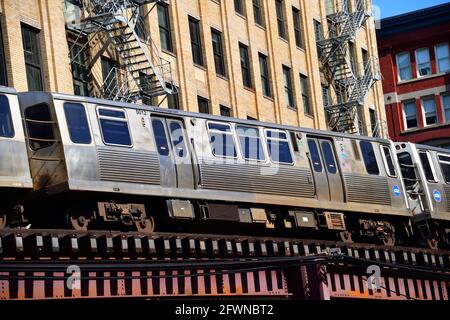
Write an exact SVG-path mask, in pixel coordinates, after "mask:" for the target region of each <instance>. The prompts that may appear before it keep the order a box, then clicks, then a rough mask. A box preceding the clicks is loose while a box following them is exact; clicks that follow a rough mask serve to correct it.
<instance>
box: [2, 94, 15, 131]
mask: <svg viewBox="0 0 450 320" xmlns="http://www.w3.org/2000/svg"><path fill="white" fill-rule="evenodd" d="M0 137H4V138H12V137H14V126H13V122H12V117H11V110H10V108H9V102H8V98H7V97H6V96H0Z"/></svg>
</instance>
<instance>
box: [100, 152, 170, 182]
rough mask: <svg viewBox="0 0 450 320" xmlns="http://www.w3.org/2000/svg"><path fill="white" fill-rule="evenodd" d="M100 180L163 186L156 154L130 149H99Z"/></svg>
mask: <svg viewBox="0 0 450 320" xmlns="http://www.w3.org/2000/svg"><path fill="white" fill-rule="evenodd" d="M97 157H98V163H99V166H100V180H103V181H118V182H128V183H140V184H161V177H160V172H159V158H158V155H157V154H156V153H150V152H137V151H133V150H130V149H126V150H123V151H122V150H118V149H107V148H98V149H97Z"/></svg>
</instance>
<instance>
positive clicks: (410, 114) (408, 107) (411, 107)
mask: <svg viewBox="0 0 450 320" xmlns="http://www.w3.org/2000/svg"><path fill="white" fill-rule="evenodd" d="M403 113H404V115H405V129H412V128H417V127H418V124H419V122H418V120H417V109H416V102H415V101H407V102H403Z"/></svg>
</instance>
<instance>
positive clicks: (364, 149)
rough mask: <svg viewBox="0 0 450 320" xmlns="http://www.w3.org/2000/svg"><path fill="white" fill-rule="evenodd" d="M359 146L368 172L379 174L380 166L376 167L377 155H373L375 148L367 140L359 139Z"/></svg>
mask: <svg viewBox="0 0 450 320" xmlns="http://www.w3.org/2000/svg"><path fill="white" fill-rule="evenodd" d="M359 146H360V147H361V153H362V156H363V160H364V164H365V165H366V170H367V173H368V174H373V175H379V174H380V168H378V163H377V157H376V156H375V150H374V149H373V145H372V143H371V142H368V141H361V142H360V143H359Z"/></svg>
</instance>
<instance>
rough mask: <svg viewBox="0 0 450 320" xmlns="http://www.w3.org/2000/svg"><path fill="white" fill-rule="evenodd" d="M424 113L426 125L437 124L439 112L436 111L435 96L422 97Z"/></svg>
mask: <svg viewBox="0 0 450 320" xmlns="http://www.w3.org/2000/svg"><path fill="white" fill-rule="evenodd" d="M422 107H423V113H424V115H425V125H427V126H429V125H432V124H436V123H437V122H438V121H437V120H438V119H437V112H436V100H435V98H434V96H431V97H426V98H422Z"/></svg>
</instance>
